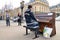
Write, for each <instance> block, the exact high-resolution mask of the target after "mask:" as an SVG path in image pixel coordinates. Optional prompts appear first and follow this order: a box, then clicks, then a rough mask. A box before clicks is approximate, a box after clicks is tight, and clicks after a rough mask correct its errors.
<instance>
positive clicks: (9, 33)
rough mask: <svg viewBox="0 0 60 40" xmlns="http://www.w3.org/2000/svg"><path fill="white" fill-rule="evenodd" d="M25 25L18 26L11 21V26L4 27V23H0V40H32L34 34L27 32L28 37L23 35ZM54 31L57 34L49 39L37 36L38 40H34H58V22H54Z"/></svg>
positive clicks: (59, 28) (59, 31)
mask: <svg viewBox="0 0 60 40" xmlns="http://www.w3.org/2000/svg"><path fill="white" fill-rule="evenodd" d="M24 24H25V23H22V26H18V25H17V22H12V21H11V26H10V27H9V26H6V24H5V21H4V20H2V21H0V40H33V39H32V38H33V37H34V32H31V31H29V33H30V34H29V35H27V36H26V35H25V28H24V27H23V25H24ZM56 31H57V34H56V35H55V36H54V37H51V38H50V39H46V38H44V37H43V36H42V35H39V38H36V39H34V40H60V21H56Z"/></svg>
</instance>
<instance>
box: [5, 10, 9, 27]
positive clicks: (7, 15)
mask: <svg viewBox="0 0 60 40" xmlns="http://www.w3.org/2000/svg"><path fill="white" fill-rule="evenodd" d="M6 25H7V26H10V15H9V13H8V11H6Z"/></svg>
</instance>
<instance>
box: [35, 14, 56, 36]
mask: <svg viewBox="0 0 60 40" xmlns="http://www.w3.org/2000/svg"><path fill="white" fill-rule="evenodd" d="M34 15H35V18H36V19H37V20H38V22H39V24H40V25H39V27H40V28H39V31H40V32H42V33H43V30H44V27H45V26H47V27H49V28H52V29H53V30H52V33H51V35H50V36H51V37H52V36H54V35H55V34H56V28H55V16H56V15H55V13H36V14H34Z"/></svg>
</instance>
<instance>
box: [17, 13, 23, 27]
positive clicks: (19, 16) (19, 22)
mask: <svg viewBox="0 0 60 40" xmlns="http://www.w3.org/2000/svg"><path fill="white" fill-rule="evenodd" d="M21 19H22V16H21V14H20V13H18V26H19V25H21Z"/></svg>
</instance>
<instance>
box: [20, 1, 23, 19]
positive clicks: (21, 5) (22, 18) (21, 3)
mask: <svg viewBox="0 0 60 40" xmlns="http://www.w3.org/2000/svg"><path fill="white" fill-rule="evenodd" d="M20 4H21V6H20V8H21V14H22V20H23V17H24V13H23V8H24V1H22V2H20Z"/></svg>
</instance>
